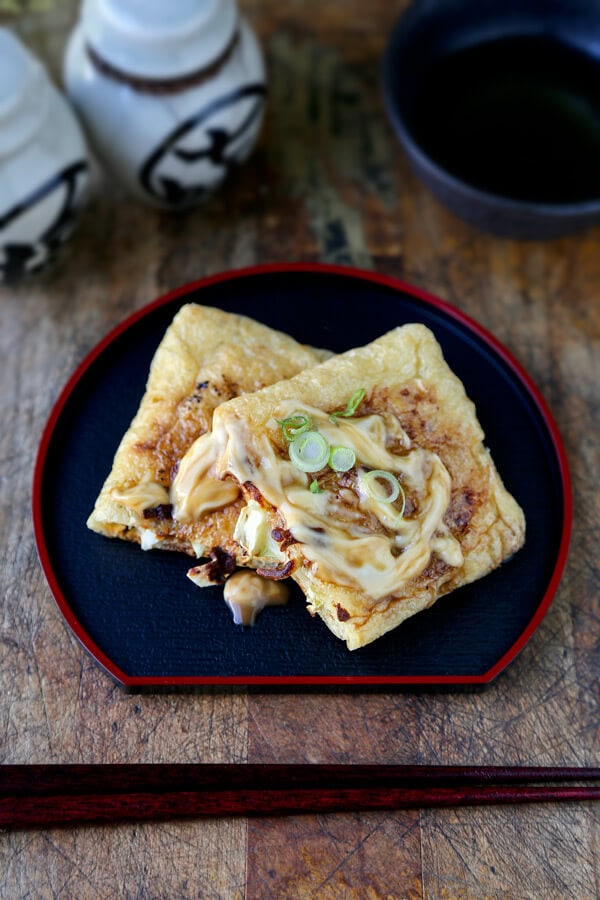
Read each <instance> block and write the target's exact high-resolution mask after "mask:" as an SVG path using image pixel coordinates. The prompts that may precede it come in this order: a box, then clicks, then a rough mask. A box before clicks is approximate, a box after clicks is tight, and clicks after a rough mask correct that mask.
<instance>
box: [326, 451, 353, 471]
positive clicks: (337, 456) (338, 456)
mask: <svg viewBox="0 0 600 900" xmlns="http://www.w3.org/2000/svg"><path fill="white" fill-rule="evenodd" d="M355 462H356V453H355V452H354V450H353V449H352V448H351V447H332V448H331V450H330V451H329V466H330V468H331V469H333V471H334V472H347V471H348V469H351V468H352V466H353V465H354V463H355Z"/></svg>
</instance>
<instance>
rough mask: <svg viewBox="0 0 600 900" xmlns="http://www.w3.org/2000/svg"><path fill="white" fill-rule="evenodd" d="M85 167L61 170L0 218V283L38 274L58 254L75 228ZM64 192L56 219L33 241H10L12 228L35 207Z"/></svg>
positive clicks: (82, 164)
mask: <svg viewBox="0 0 600 900" xmlns="http://www.w3.org/2000/svg"><path fill="white" fill-rule="evenodd" d="M87 169H88V166H87V163H86V162H85V161H84V160H79V161H77V162H74V163H72V164H71V165H69V166H67V167H66V168H64V169H62V170H61V171H60V172H58V173H57V174H56V175H54V176H52V177H51V178H49V179H48V180H47V181H45V182H44V183H43V184H42V185H40V186H39V187H37V188H36V189H35V190H33V191H32V192H31V193H30V194H29V195H28V196H27V197H25V198H24V199H23V200H21V201H20V202H19V203H17V204H16V205H15V206H13V207H12V208H11V209H9V210H8V212H6V213H3V214H2V215H0V283H1V282H6V283H11V282H15V281H18V280H19V278H21V277H22V276H23V275H26V274H28V273H30V272H37V271H38V270H39V269H41V268H43V267H44V266H45V265H46V264H47V263H48V262H49V261H50V260H51V259H52V258H53V257H54V256H55V254H56V253H57V251H58V249H59V247H60V246H61V245H62V244H63V243H64V242H65V241H66V240H67V239H68V238H69V236H70V235H71V233H72V231H73V228H74V226H75V218H76V211H77V207H78V202H79V198H80V196H81V193H82V190H83V186H84V182H85V178H86V174H87ZM61 191H62V192H63V194H64V196H63V198H62V203H61V206H60V209H59V211H58V214H57V215H54V216H53V217H52V219H51V220H50V221H49V222H48V223H47V224H46V225H45V227H43V228H42V231H41V233H40V234H39V235H38V236H37V238H36V239H35V240H34V241H31V242H27V243H24V242H23V241H21V240H18V239H17V238H16V237H14V238H11V226H14V224H15V223H16V222H17V221H18V220H19V219H20V218H21V217H22V216H24V215H25V214H27V213H30V212H31V211H32V210H33V209H34V207H35V206H38V205H41V204H43V203H47V202H48V201H49V200H50V199H51V198H52V195H56V194H58V193H59V192H61Z"/></svg>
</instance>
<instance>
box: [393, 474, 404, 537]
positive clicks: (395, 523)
mask: <svg viewBox="0 0 600 900" xmlns="http://www.w3.org/2000/svg"><path fill="white" fill-rule="evenodd" d="M398 487H399V488H400V496H401V497H402V509H401V510H400V512H399V513H398V515H397V517H396V521H395V522H394V528H397V527H398V525H399V524H400V522H401V521H402V519H403V518H404V510H405V509H406V494H405V493H404V488H403V487H402V485H401V484H400V482H398Z"/></svg>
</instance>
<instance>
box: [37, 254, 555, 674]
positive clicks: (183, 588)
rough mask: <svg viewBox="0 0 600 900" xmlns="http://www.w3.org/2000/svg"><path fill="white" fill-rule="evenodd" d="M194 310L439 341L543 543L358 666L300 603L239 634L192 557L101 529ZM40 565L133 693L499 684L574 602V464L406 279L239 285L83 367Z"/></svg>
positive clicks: (282, 276) (529, 403)
mask: <svg viewBox="0 0 600 900" xmlns="http://www.w3.org/2000/svg"><path fill="white" fill-rule="evenodd" d="M190 301H194V302H198V303H202V304H205V305H211V306H218V307H221V308H222V309H225V310H228V311H231V312H236V313H243V314H245V315H249V316H252V317H253V318H255V319H258V320H260V321H261V322H264V323H266V324H267V325H270V326H272V327H274V328H277V329H280V330H283V331H286V332H288V333H289V334H291V335H292V336H293V337H295V338H297V339H298V340H299V341H302V342H307V343H311V344H313V345H315V346H322V347H329V348H330V349H332V350H334V351H336V352H340V351H343V350H346V349H349V348H351V347H354V346H360V345H361V344H365V343H367V342H369V341H371V340H373V339H374V338H376V337H378V336H379V335H381V334H383V333H384V332H386V331H388V330H389V329H391V328H394V327H395V326H397V325H400V324H404V323H406V322H422V323H424V324H425V325H427V326H428V327H429V328H431V329H432V331H433V332H434V334H435V335H436V337H437V339H438V340H439V342H440V343H441V345H442V348H443V350H444V354H445V357H446V359H447V361H448V363H449V365H450V366H451V368H452V369H453V370H454V371H455V372H456V373H457V375H458V376H459V377H460V378H461V379H462V381H463V382H464V384H465V387H466V389H467V393H468V394H469V395H470V397H471V398H472V400H473V401H474V402H475V404H476V407H477V411H478V416H479V419H480V421H481V423H482V425H483V428H484V430H485V433H486V444H487V446H488V447H489V448H490V450H491V452H492V455H493V457H494V459H495V461H496V464H497V466H498V469H499V471H500V473H501V475H502V477H503V480H504V482H505V484H506V486H507V488H508V490H509V491H511V493H513V494H514V495H515V497H516V498H517V500H518V501H519V503H520V504H521V505H522V507H523V508H524V510H525V515H526V518H527V535H528V537H527V542H526V545H525V547H524V548H523V549H522V550H521V551H519V552H518V553H517V554H516V555H515V556H514V557H513V558H512V559H511V560H509V561H508V562H506V563H505V564H504V565H503V566H501V567H500V568H499V569H498V570H496V571H495V572H493V573H492V574H491V575H489V576H487V577H486V578H484V579H481V580H480V581H478V582H476V583H475V584H472V585H469V586H467V587H464V588H461V589H460V590H458V591H456V592H454V593H453V594H451V595H449V596H448V597H444V598H442V599H441V600H439V601H438V602H437V603H436V604H435V605H434V606H433V607H432V608H431V609H430V610H427V611H425V612H423V613H420V614H419V615H418V616H415V617H414V618H412V619H409V620H408V621H407V622H405V623H404V624H403V625H401V626H400V627H399V628H397V629H396V630H395V631H393V632H392V633H390V634H388V635H385V636H384V637H383V638H381V639H379V640H378V641H375V642H374V643H373V644H371V645H369V646H367V647H364V648H362V649H360V650H355V651H353V652H349V651H348V650H347V649H346V647H345V645H344V644H343V643H342V642H341V641H339V640H338V639H337V638H335V637H333V635H331V634H330V632H329V631H328V629H327V628H326V627H325V626H324V625H323V624H322V622H321V621H320V620H319V619H318V618H315V619H312V618H311V617H310V616H309V615H308V614H307V612H306V610H305V601H304V598H303V596H302V594H301V593H300V591H299V590H296V591H295V592H294V593H293V595H292V600H291V601H290V603H289V604H288V605H287V606H285V607H272V608H269V609H266V610H265V611H264V612H263V613H262V614H261V615H260V617H259V619H258V621H257V624H256V625H255V626H254V627H253V628H248V629H245V628H243V627H242V626H237V625H234V624H233V621H232V618H231V614H230V612H229V610H228V608H227V607H226V605H225V603H224V602H223V599H222V592H221V590H220V589H218V588H214V589H212V588H211V589H206V590H203V591H200V590H199V589H198V588H196V587H195V586H194V585H193V584H192V583H191V582H190V581H189V580H188V579H187V578H186V576H185V573H186V571H187V569H188V567H189V559H188V557H186V556H184V555H180V554H176V553H169V552H163V551H150V552H146V553H144V552H143V551H141V550H140V549H139V548H138V547H137V546H136V545H133V544H128V543H125V542H122V541H118V540H110V539H107V538H103V537H101V536H99V535H97V534H94V533H92V532H91V531H89V530H88V529H87V528H86V525H85V522H86V519H87V517H88V515H89V513H90V511H91V509H92V508H93V505H94V501H95V498H96V496H97V494H98V492H99V490H100V488H101V486H102V483H103V481H104V478H105V477H106V475H107V473H108V472H109V470H110V468H111V464H112V458H113V455H114V452H115V450H116V447H117V445H118V443H119V440H120V438H121V436H122V435H123V433H124V432H125V430H126V429H127V427H128V425H129V423H130V421H131V419H132V417H133V415H134V413H135V411H136V409H137V407H138V404H139V401H140V399H141V396H142V394H143V391H144V386H145V381H146V377H147V373H148V368H149V365H150V361H151V359H152V356H153V354H154V352H155V350H156V348H157V346H158V344H159V342H160V340H161V338H162V336H163V334H164V332H165V330H166V328H167V327H168V325H169V323H170V322H171V320H172V318H173V316H174V314H175V313H176V312H177V310H178V309H179V307H180V306H181V305H182V304H183V303H187V302H190ZM33 514H34V526H35V533H36V540H37V545H38V552H39V555H40V559H41V562H42V566H43V569H44V572H45V574H46V577H47V579H48V582H49V585H50V588H51V590H52V593H53V595H54V597H55V599H56V602H57V603H58V606H59V609H60V611H61V612H62V614H63V616H64V618H65V620H66V622H67V624H68V625H69V626H70V628H71V629H72V630H73V632H74V633H75V634H76V636H77V637H78V638H79V640H80V641H81V642H82V644H83V645H84V647H86V649H87V650H88V651H89V652H90V653H91V654H92V655H93V656H94V657H95V659H96V660H97V661H98V662H99V663H100V664H101V665H103V666H104V667H105V668H106V670H107V671H108V672H109V673H110V674H111V675H112V676H113V677H114V678H115V679H116V680H117V681H118V682H120V683H121V684H122V685H124V686H127V687H130V688H141V687H143V686H146V687H149V688H156V689H158V688H160V687H165V686H173V687H174V686H177V685H182V686H186V685H190V686H191V685H222V684H238V685H309V684H316V685H327V684H338V685H356V686H361V685H364V686H366V685H371V684H375V685H442V684H445V685H447V684H450V685H452V684H457V685H458V684H464V683H467V684H468V683H473V684H477V683H479V684H485V683H487V682H489V681H491V680H492V679H493V678H494V677H495V676H496V675H497V674H498V673H499V672H500V671H501V670H502V669H503V668H504V667H505V666H506V665H507V664H508V663H509V662H510V661H511V660H512V659H513V658H514V657H515V656H516V655H517V653H518V652H519V651H520V650H521V649H522V648H523V647H524V645H525V644H526V642H527V641H528V640H529V638H530V637H531V635H532V634H533V632H534V631H535V629H536V628H537V626H538V625H539V623H540V621H541V620H542V617H543V616H544V614H545V612H546V611H547V609H548V607H549V605H550V602H551V600H552V598H553V596H554V594H555V591H556V589H557V587H558V583H559V580H560V577H561V574H562V570H563V568H564V564H565V561H566V556H567V551H568V543H569V536H570V527H571V515H572V510H571V491H570V482H569V474H568V469H567V464H566V461H565V454H564V450H563V447H562V444H561V441H560V437H559V435H558V433H557V431H556V427H555V425H554V423H553V421H552V418H551V416H550V414H549V412H548V410H547V408H546V406H545V403H544V401H543V399H542V398H541V396H540V394H539V392H538V391H537V389H536V388H535V386H534V385H533V384H532V382H531V380H530V379H529V377H528V376H527V375H526V373H525V372H524V371H523V370H522V369H521V367H520V366H519V365H518V363H517V362H516V361H515V360H514V359H513V358H512V357H511V356H510V354H509V353H508V352H507V351H506V349H504V348H503V347H502V346H501V345H500V344H499V343H498V342H497V341H496V340H495V339H494V338H493V337H492V336H491V335H489V334H488V333H486V332H485V330H484V329H482V328H481V327H480V326H479V325H477V324H476V323H475V322H473V321H472V320H470V319H468V318H466V317H465V316H464V315H463V314H462V313H460V312H458V311H457V310H456V309H454V308H453V307H451V306H449V305H448V304H446V303H444V302H442V301H440V300H438V299H436V298H434V297H431V296H429V295H427V294H425V293H424V292H422V291H420V290H418V289H416V288H413V287H410V286H408V285H405V284H402V283H400V282H397V281H394V280H392V279H389V278H386V277H383V276H380V275H375V274H373V273H368V272H362V271H358V270H354V269H343V268H337V267H329V266H322V265H316V264H315V265H312V264H307V265H292V264H290V265H279V266H263V267H258V268H255V269H250V270H244V271H239V272H231V273H226V274H224V275H219V276H216V277H213V278H208V279H205V280H203V281H200V282H197V283H195V284H192V285H188V286H186V287H184V288H182V289H180V290H178V291H175V292H173V293H171V294H169V295H168V296H166V297H162V298H160V299H159V300H157V301H156V302H155V303H153V304H151V305H150V306H148V307H146V308H144V309H143V310H141V311H140V312H138V313H136V314H134V315H133V316H131V317H130V318H129V319H127V320H126V321H125V322H124V323H123V324H122V325H120V326H119V327H118V328H116V329H115V330H114V331H113V332H111V333H110V334H109V335H108V336H107V337H106V338H105V339H104V340H103V341H102V342H101V343H100V344H99V345H98V346H97V347H96V348H95V350H93V351H92V353H90V354H89V356H88V357H87V358H86V359H85V360H84V361H83V363H82V364H81V365H80V366H79V368H78V369H77V371H76V372H75V373H74V375H73V376H72V378H71V379H70V381H69V383H68V384H67V385H66V387H65V388H64V390H63V392H62V394H61V396H60V398H59V400H58V401H57V403H56V406H55V408H54V410H53V412H52V414H51V416H50V419H49V421H48V424H47V426H46V429H45V432H44V435H43V438H42V442H41V446H40V450H39V455H38V460H37V464H36V471H35V478H34V509H33Z"/></svg>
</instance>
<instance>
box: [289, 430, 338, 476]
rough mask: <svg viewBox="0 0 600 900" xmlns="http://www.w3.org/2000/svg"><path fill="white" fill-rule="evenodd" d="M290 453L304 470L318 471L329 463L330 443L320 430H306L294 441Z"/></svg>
mask: <svg viewBox="0 0 600 900" xmlns="http://www.w3.org/2000/svg"><path fill="white" fill-rule="evenodd" d="M289 454H290V459H291V461H292V462H293V463H294V465H295V466H296V468H298V469H300V470H301V471H302V472H318V471H319V469H322V468H323V467H324V466H326V465H327V461H328V459H329V444H328V443H327V441H326V440H325V438H324V437H323V435H321V434H319V432H318V431H306V432H304V434H301V435H300V436H299V437H297V438H295V440H293V441H292V443H291V444H290V449H289Z"/></svg>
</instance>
